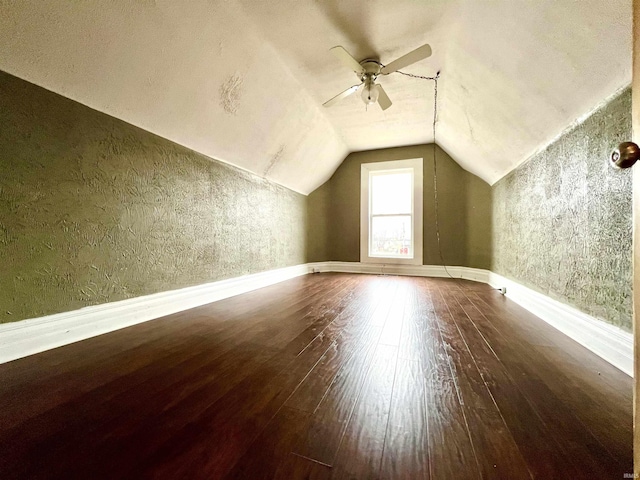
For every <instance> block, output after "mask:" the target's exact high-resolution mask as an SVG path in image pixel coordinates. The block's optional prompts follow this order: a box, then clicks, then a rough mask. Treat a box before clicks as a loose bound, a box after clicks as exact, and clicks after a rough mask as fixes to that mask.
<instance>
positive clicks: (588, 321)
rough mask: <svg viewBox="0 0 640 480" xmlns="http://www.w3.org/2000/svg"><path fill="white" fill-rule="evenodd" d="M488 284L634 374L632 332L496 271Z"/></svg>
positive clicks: (629, 373) (630, 374) (616, 365)
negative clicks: (504, 290) (502, 288)
mask: <svg viewBox="0 0 640 480" xmlns="http://www.w3.org/2000/svg"><path fill="white" fill-rule="evenodd" d="M487 283H489V284H490V285H491V286H493V287H496V288H498V287H506V289H507V293H506V296H507V297H508V298H510V299H511V300H513V301H514V302H516V303H517V304H519V305H520V306H521V307H523V308H526V309H527V310H529V311H530V312H531V313H533V314H534V315H536V316H537V317H539V318H541V319H542V320H544V321H545V322H547V323H548V324H549V325H551V326H552V327H555V328H557V329H558V330H560V331H561V332H562V333H564V334H565V335H567V336H568V337H570V338H572V339H573V340H575V341H576V342H578V343H579V344H581V345H583V346H584V347H586V348H588V349H589V350H591V351H592V352H593V353H595V354H596V355H598V356H600V357H602V358H604V359H605V360H606V361H607V362H609V363H611V364H612V365H613V366H615V367H617V368H618V369H620V370H622V371H623V372H624V373H626V374H627V375H629V376H630V377H633V334H632V333H629V332H626V331H624V330H622V329H620V328H618V327H616V326H614V325H611V324H609V323H606V322H604V321H602V320H598V319H597V318H595V317H592V316H591V315H588V314H586V313H584V312H581V311H580V310H578V309H576V308H574V307H570V306H569V305H566V304H564V303H562V302H559V301H557V300H554V299H552V298H550V297H548V296H546V295H543V294H542V293H539V292H536V291H535V290H532V289H530V288H527V287H525V286H523V285H520V284H519V283H516V282H514V281H513V280H509V279H508V278H505V277H503V276H501V275H498V274H496V273H493V272H490V274H489V281H488V282H487Z"/></svg>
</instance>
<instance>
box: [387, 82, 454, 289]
mask: <svg viewBox="0 0 640 480" xmlns="http://www.w3.org/2000/svg"><path fill="white" fill-rule="evenodd" d="M396 73H399V74H401V75H405V76H407V77H411V78H419V79H421V80H432V81H433V125H432V126H433V197H434V209H435V214H436V215H435V216H436V239H437V241H438V254H439V256H440V261H441V262H442V266H443V267H444V271H445V272H446V273H447V275H448V276H449V277H450V278H455V277H454V276H453V275H451V273H449V270H448V269H447V265H446V263H445V261H444V256H443V255H442V245H441V243H440V221H439V218H438V164H437V162H436V123H437V121H438V79H439V78H440V72H438V73H436V76H435V77H425V76H422V75H414V74H413V73H406V72H401V71H400V70H398V71H397V72H396Z"/></svg>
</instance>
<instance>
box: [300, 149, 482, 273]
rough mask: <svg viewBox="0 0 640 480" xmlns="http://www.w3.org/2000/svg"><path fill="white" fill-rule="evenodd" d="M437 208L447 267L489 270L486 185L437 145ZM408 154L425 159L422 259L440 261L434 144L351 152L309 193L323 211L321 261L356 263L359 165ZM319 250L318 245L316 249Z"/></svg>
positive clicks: (358, 250)
mask: <svg viewBox="0 0 640 480" xmlns="http://www.w3.org/2000/svg"><path fill="white" fill-rule="evenodd" d="M436 155H437V157H436V160H437V167H438V199H439V200H438V206H439V215H438V218H439V224H440V237H441V245H442V254H443V257H444V260H445V263H446V264H447V265H464V266H470V267H476V268H489V266H490V256H491V221H490V219H491V208H490V205H491V187H490V186H489V185H488V184H486V183H485V182H483V181H482V180H480V179H479V178H477V177H475V176H474V175H472V174H471V173H469V172H467V171H466V170H463V169H462V168H461V167H460V166H459V165H458V164H457V163H456V162H454V161H453V160H452V159H451V158H450V157H449V156H448V155H447V154H446V153H445V152H444V151H442V150H441V149H440V148H438V149H436ZM408 158H423V159H424V165H423V169H424V183H423V189H424V218H423V229H424V231H423V241H424V249H423V250H424V252H423V263H424V264H425V265H440V264H442V262H441V260H440V255H439V252H438V243H437V238H436V228H435V206H434V183H433V144H430V145H416V146H410V147H399V148H387V149H381V150H371V151H365V152H356V153H352V154H350V155H349V156H348V157H347V158H346V159H345V161H344V162H343V163H342V164H341V165H340V167H339V168H338V170H337V171H336V172H335V173H334V174H333V176H332V177H331V179H330V180H329V181H328V182H327V183H325V184H324V185H323V186H322V187H320V188H319V189H318V190H316V191H315V192H313V193H312V195H310V196H309V201H310V203H311V204H312V205H313V208H314V209H316V210H318V211H319V210H321V209H323V208H324V209H326V211H328V218H329V224H328V225H327V226H326V228H325V229H324V230H321V229H318V234H319V235H322V234H324V235H325V236H326V242H327V247H326V248H325V250H324V252H325V257H326V258H322V260H337V261H344V262H359V261H360V165H362V164H363V163H370V162H384V161H390V160H402V159H408ZM318 250H321V249H318Z"/></svg>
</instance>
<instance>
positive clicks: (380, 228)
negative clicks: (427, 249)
mask: <svg viewBox="0 0 640 480" xmlns="http://www.w3.org/2000/svg"><path fill="white" fill-rule="evenodd" d="M370 255H371V256H385V257H388V256H393V257H401V258H402V257H406V258H413V248H412V245H411V216H410V215H392V216H385V217H372V218H371V252H370Z"/></svg>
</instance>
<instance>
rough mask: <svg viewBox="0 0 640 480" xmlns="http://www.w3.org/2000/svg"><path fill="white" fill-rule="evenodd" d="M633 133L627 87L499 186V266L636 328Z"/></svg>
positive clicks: (496, 263)
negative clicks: (613, 159) (618, 152)
mask: <svg viewBox="0 0 640 480" xmlns="http://www.w3.org/2000/svg"><path fill="white" fill-rule="evenodd" d="M630 138H631V92H630V90H625V91H624V92H623V93H621V94H620V95H619V96H617V97H616V98H614V99H613V100H612V101H611V102H609V103H608V104H607V105H606V106H605V107H603V108H602V109H600V110H598V111H597V112H595V113H594V114H593V115H592V116H591V117H589V118H588V119H587V120H586V121H585V122H584V123H582V124H581V125H579V126H577V127H576V128H575V129H573V130H572V131H570V132H569V133H566V134H565V135H563V136H562V137H561V138H560V139H558V140H557V141H555V142H554V143H552V144H551V145H550V146H549V147H547V148H546V149H545V150H544V151H542V152H540V153H539V154H537V155H536V156H535V157H533V158H532V159H531V160H530V161H529V162H527V163H526V164H524V165H522V166H521V167H519V168H517V169H516V170H515V171H513V172H512V173H510V174H509V175H507V176H506V177H505V178H503V179H502V180H500V182H498V183H497V184H496V185H494V187H493V222H494V231H493V240H494V244H493V270H494V271H495V272H497V273H499V274H501V275H504V276H506V277H509V278H511V279H513V280H516V281H518V282H520V283H522V284H524V285H527V286H529V287H531V288H533V289H535V290H538V291H540V292H542V293H544V294H546V295H549V296H551V297H553V298H556V299H558V300H560V301H562V302H565V303H568V304H571V305H574V306H576V307H577V308H579V309H581V310H583V311H585V312H587V313H589V314H591V315H594V316H596V317H599V318H601V319H603V320H606V321H608V322H610V323H613V324H615V325H618V326H620V327H623V328H625V329H627V330H630V329H631V278H632V277H631V172H630V171H618V170H614V169H612V168H610V167H609V166H608V163H607V159H608V156H609V154H610V152H611V149H612V148H613V147H614V146H615V145H617V144H618V143H619V142H621V141H627V140H629V139H630Z"/></svg>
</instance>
